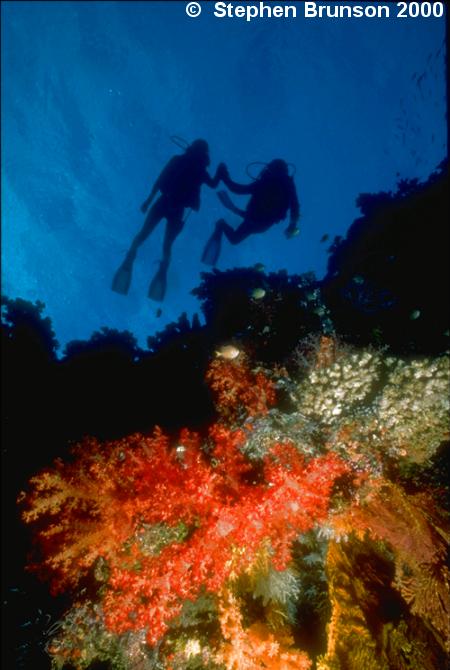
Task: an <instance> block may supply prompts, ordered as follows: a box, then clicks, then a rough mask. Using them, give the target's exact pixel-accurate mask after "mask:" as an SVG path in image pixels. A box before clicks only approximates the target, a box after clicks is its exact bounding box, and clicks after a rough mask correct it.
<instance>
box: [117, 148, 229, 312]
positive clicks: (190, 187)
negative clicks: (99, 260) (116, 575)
mask: <svg viewBox="0 0 450 670" xmlns="http://www.w3.org/2000/svg"><path fill="white" fill-rule="evenodd" d="M209 164H210V159H209V147H208V143H207V142H206V141H205V140H201V139H199V140H195V141H194V142H192V144H190V145H189V146H187V148H186V149H185V152H184V154H181V155H176V156H173V157H172V158H171V159H170V161H169V162H168V163H167V165H166V167H165V168H164V169H163V171H162V172H161V174H160V175H159V177H158V179H157V180H156V182H155V185H154V186H153V189H152V191H151V193H150V195H149V196H148V198H147V200H145V202H144V203H143V204H142V206H141V211H142V212H143V213H145V212H146V211H147V209H148V208H149V206H150V204H151V202H152V201H153V199H154V198H155V196H156V194H157V193H158V192H160V193H161V195H160V196H159V198H158V199H157V200H156V202H155V203H154V205H153V206H152V208H151V209H150V211H149V213H148V215H147V217H146V219H145V222H144V225H143V227H142V229H141V230H140V232H139V233H138V234H137V235H136V237H135V238H134V239H133V241H132V243H131V246H130V248H129V250H128V253H127V255H126V257H125V260H124V262H123V263H122V265H121V266H120V267H119V269H118V270H117V272H116V274H115V276H114V279H113V283H112V290H113V291H115V292H116V293H121V294H123V295H126V294H127V293H128V290H129V288H130V283H131V275H132V270H133V264H134V261H135V259H136V254H137V250H138V248H139V247H140V246H141V244H142V243H143V242H145V240H146V239H147V238H148V237H149V235H150V234H151V233H152V231H153V230H154V229H155V228H156V226H157V225H158V223H159V222H160V221H161V220H162V219H164V218H165V219H166V221H167V225H166V230H165V234H164V242H163V257H162V260H161V262H160V267H159V270H158V272H157V273H156V274H155V276H154V277H153V280H152V282H151V284H150V287H149V291H148V296H149V298H152V299H153V300H158V301H162V300H163V299H164V295H165V292H166V282H167V270H168V267H169V263H170V258H171V252H172V245H173V243H174V241H175V239H176V238H177V237H178V235H179V234H180V233H181V231H182V230H183V227H184V224H185V222H186V219H187V217H185V218H183V217H184V210H185V209H186V208H190V209H191V210H192V209H193V210H195V211H198V210H199V208H200V190H201V187H202V185H203V184H206V185H207V186H209V187H210V188H216V187H217V186H218V184H219V182H220V180H221V178H222V177H223V176H224V175H225V172H226V167H225V165H224V164H222V163H221V164H220V165H219V167H218V168H217V171H216V174H215V176H214V177H211V176H210V175H209V173H208V166H209Z"/></svg>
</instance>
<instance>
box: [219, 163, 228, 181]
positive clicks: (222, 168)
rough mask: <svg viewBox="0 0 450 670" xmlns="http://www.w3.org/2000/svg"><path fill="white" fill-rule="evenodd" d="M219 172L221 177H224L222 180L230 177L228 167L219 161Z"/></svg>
mask: <svg viewBox="0 0 450 670" xmlns="http://www.w3.org/2000/svg"><path fill="white" fill-rule="evenodd" d="M217 174H218V175H219V177H220V179H222V181H223V180H224V179H227V178H229V176H230V175H229V173H228V168H227V166H226V165H225V163H219V165H218V167H217Z"/></svg>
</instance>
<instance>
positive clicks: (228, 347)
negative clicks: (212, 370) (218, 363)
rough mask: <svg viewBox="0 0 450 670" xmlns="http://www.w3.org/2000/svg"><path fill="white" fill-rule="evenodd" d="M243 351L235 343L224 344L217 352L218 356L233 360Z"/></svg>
mask: <svg viewBox="0 0 450 670" xmlns="http://www.w3.org/2000/svg"><path fill="white" fill-rule="evenodd" d="M240 353H241V352H240V351H239V349H238V348H237V347H235V346H234V345H233V344H224V345H223V346H222V347H220V349H216V351H215V354H216V356H217V357H218V358H224V359H225V360H227V361H232V360H234V359H235V358H237V357H238V356H239V354H240Z"/></svg>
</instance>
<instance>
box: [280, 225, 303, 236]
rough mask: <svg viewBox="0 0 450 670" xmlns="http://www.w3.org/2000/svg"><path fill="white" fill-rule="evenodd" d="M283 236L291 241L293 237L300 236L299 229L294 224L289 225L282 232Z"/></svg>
mask: <svg viewBox="0 0 450 670" xmlns="http://www.w3.org/2000/svg"><path fill="white" fill-rule="evenodd" d="M284 234H285V235H286V237H287V238H288V240H291V239H292V238H293V237H297V235H300V228H299V227H298V225H297V224H296V223H294V224H292V223H291V224H289V226H288V228H286V230H285V231H284Z"/></svg>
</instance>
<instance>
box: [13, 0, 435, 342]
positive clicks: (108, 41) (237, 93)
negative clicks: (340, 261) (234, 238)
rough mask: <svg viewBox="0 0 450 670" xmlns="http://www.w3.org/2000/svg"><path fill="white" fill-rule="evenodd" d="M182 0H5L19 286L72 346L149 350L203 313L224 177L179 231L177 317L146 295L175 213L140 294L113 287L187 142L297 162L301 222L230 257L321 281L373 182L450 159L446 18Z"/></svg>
mask: <svg viewBox="0 0 450 670" xmlns="http://www.w3.org/2000/svg"><path fill="white" fill-rule="evenodd" d="M299 4H300V3H299ZM184 7H185V3H184V2H136V3H135V2H3V3H2V121H3V123H2V165H3V171H2V187H3V188H2V195H3V198H2V231H3V232H2V255H3V258H2V260H3V264H2V287H3V288H2V290H3V292H4V293H5V294H7V295H8V296H10V297H22V298H25V299H28V300H33V301H34V300H38V299H39V300H42V301H44V302H45V303H46V306H47V307H46V314H47V315H49V316H50V317H51V319H52V322H53V325H54V328H55V331H56V334H57V337H58V339H59V341H60V343H61V344H62V345H64V344H65V343H66V342H67V341H69V340H72V339H85V338H88V337H89V336H90V334H91V333H92V331H93V330H96V329H99V328H100V327H101V326H109V327H111V328H118V329H119V330H125V329H128V330H131V331H132V332H133V333H135V335H136V336H137V337H138V339H139V342H140V343H141V344H145V338H146V336H147V335H148V334H151V333H153V332H155V330H160V329H161V328H162V327H163V326H164V324H165V323H168V322H169V321H172V320H174V319H176V318H177V317H178V315H179V314H180V313H181V312H182V311H187V312H188V314H190V315H192V314H193V312H195V311H196V310H197V309H198V303H197V301H196V299H195V298H194V297H193V296H191V295H190V291H191V290H192V288H194V287H195V286H197V285H198V283H199V280H200V272H201V271H202V270H205V269H206V268H205V267H204V266H203V267H202V266H201V264H200V255H201V250H202V247H203V245H204V243H205V241H206V239H207V238H208V236H209V234H210V232H211V229H212V226H213V224H214V222H215V220H216V219H217V218H218V217H219V216H222V215H223V214H224V211H223V209H222V207H221V205H220V203H219V201H218V200H217V197H216V196H215V194H214V193H213V192H211V191H208V189H204V191H203V197H202V207H201V210H200V212H199V213H193V214H192V215H191V216H190V218H189V220H188V222H187V224H186V227H185V230H184V231H183V233H182V234H181V235H180V237H179V238H178V239H177V241H176V242H175V246H174V249H173V257H172V265H171V268H170V272H169V283H168V292H167V297H166V300H165V302H164V303H163V306H162V309H163V313H162V315H161V317H159V318H158V317H157V316H156V310H157V308H158V306H159V305H158V304H156V303H154V302H151V301H150V300H149V299H148V298H147V297H146V293H147V287H148V284H149V280H150V278H151V277H152V276H153V274H154V272H155V270H156V268H157V265H156V263H157V261H158V259H159V258H160V254H161V244H162V234H163V225H162V224H161V225H160V227H159V228H158V229H157V230H156V232H155V233H154V234H153V236H152V237H151V238H150V240H148V241H147V243H146V244H145V246H144V247H142V248H141V251H140V253H139V256H138V260H137V263H136V265H135V273H134V280H133V285H132V288H131V291H130V294H129V296H128V297H123V296H119V295H117V294H115V293H113V292H112V291H111V290H110V284H111V279H112V276H113V274H114V272H115V270H116V268H117V266H118V265H119V263H120V262H121V261H122V259H123V256H124V254H125V252H126V250H127V248H128V245H129V243H130V241H131V239H132V237H133V236H134V235H135V234H136V232H137V231H138V229H139V228H140V226H141V225H142V223H143V215H142V214H141V213H140V211H139V206H140V204H141V203H142V201H143V200H144V199H145V197H146V196H147V195H148V192H149V191H150V188H151V186H152V185H153V182H154V180H155V179H156V177H157V176H158V174H159V172H160V170H161V168H162V167H163V166H164V164H165V163H166V162H167V160H168V159H169V158H170V157H171V155H173V154H174V153H177V152H179V150H178V149H177V148H176V147H175V146H174V145H173V144H172V143H171V141H170V136H171V135H174V134H176V135H181V136H183V137H184V138H186V139H187V140H193V139H195V138H197V137H204V138H206V139H207V140H208V141H209V143H210V148H211V158H212V166H211V167H212V169H215V167H216V165H217V163H218V162H219V161H225V162H226V163H227V165H228V166H229V169H230V173H231V175H232V177H233V178H235V179H236V180H238V181H246V180H247V179H248V178H247V176H246V174H245V167H246V165H247V164H248V163H249V162H251V161H257V160H260V161H265V160H270V159H272V158H275V157H282V158H285V159H286V160H287V161H290V162H292V163H294V164H295V165H296V169H297V172H296V184H297V189H298V193H299V197H300V201H301V209H302V219H301V228H302V229H301V235H300V236H299V237H297V238H295V239H294V240H291V241H288V240H286V239H285V238H284V236H283V235H282V230H283V227H282V226H276V227H275V228H274V229H272V230H271V231H269V232H268V233H266V234H264V235H260V236H254V237H252V238H249V239H248V240H246V241H244V242H243V243H242V244H241V245H239V246H238V247H230V246H229V245H228V244H224V248H223V253H222V256H221V260H220V263H219V268H220V269H226V268H231V267H235V266H240V265H252V264H254V263H256V262H262V263H264V264H265V266H266V268H267V270H278V269H280V268H286V269H287V270H288V271H289V272H307V271H314V272H315V273H316V274H317V276H318V277H321V276H322V275H323V273H324V271H325V268H326V262H327V254H326V247H327V244H323V243H322V244H321V243H320V239H321V237H322V236H323V235H324V234H325V233H327V234H328V235H330V238H331V239H332V238H333V236H334V235H343V234H345V231H346V230H347V228H348V227H349V225H350V223H351V222H352V221H353V220H354V218H355V217H356V216H357V215H358V210H357V209H356V207H355V198H356V197H357V195H358V194H359V193H361V192H377V191H380V190H390V189H395V185H396V182H397V180H398V178H399V177H410V178H412V177H418V178H426V177H427V176H428V175H429V174H430V172H432V170H433V169H434V168H435V167H436V166H437V165H438V163H439V162H440V161H441V160H442V159H443V158H444V156H445V155H446V144H445V79H444V47H443V46H442V45H443V40H444V33H445V23H444V19H407V20H400V19H390V20H373V19H365V20H337V21H336V20H322V21H318V20H308V21H307V20H305V19H303V18H297V20H290V21H286V20H278V21H277V20H273V19H272V20H270V19H265V20H259V21H254V22H252V23H250V24H248V23H246V22H243V21H241V20H237V19H234V20H224V19H222V20H219V19H216V18H214V17H213V16H212V7H213V3H206V2H204V3H203V13H202V15H201V16H200V17H198V18H196V19H190V18H188V17H187V16H186V14H185V11H184ZM422 74H423V75H424V76H423V77H421V75H422ZM418 79H420V81H419V84H418V83H417V80H418ZM243 203H245V200H244V201H243ZM226 216H227V219H228V220H229V222H230V223H232V224H233V225H236V224H237V223H238V219H237V218H236V217H235V216H234V215H231V214H230V215H228V213H227V215H226Z"/></svg>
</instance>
